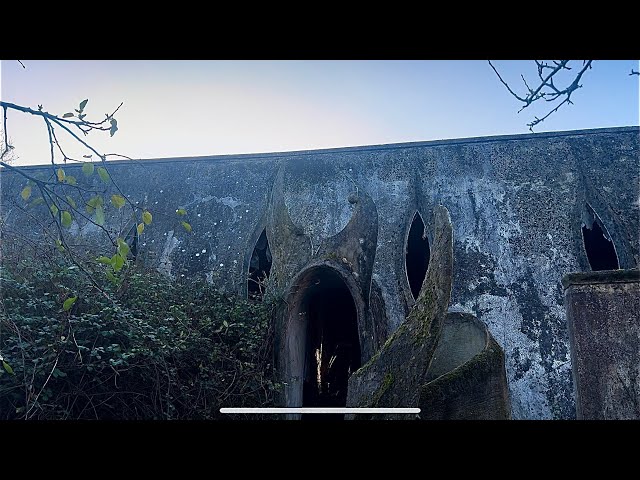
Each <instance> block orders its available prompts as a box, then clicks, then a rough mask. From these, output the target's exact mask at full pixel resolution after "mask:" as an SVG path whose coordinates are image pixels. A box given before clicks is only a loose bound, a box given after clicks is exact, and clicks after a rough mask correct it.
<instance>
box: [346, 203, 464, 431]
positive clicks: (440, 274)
mask: <svg viewBox="0 0 640 480" xmlns="http://www.w3.org/2000/svg"><path fill="white" fill-rule="evenodd" d="M433 217H434V220H433V222H432V224H433V226H434V230H435V238H434V241H433V244H432V248H431V259H430V262H429V268H428V270H427V274H426V277H425V279H424V281H423V282H422V287H421V289H420V294H419V295H418V298H417V299H416V302H415V304H414V306H413V308H412V309H411V311H410V313H409V316H408V317H407V319H406V320H405V321H404V322H403V323H402V324H401V325H400V327H399V328H398V329H397V330H396V331H395V332H394V333H393V334H392V335H391V336H390V337H389V339H388V340H387V341H386V342H385V344H384V345H383V346H382V348H381V349H380V351H378V352H377V353H376V354H375V355H374V356H373V357H372V358H371V360H370V361H369V362H368V363H367V364H366V365H364V366H363V367H362V368H360V369H359V370H357V371H356V372H355V373H353V374H352V375H351V377H349V388H348V391H347V392H348V393H347V407H415V406H417V405H418V402H419V395H420V388H421V387H422V385H424V384H425V383H427V378H428V372H429V367H430V365H431V360H432V357H433V354H434V351H435V349H436V345H437V344H438V340H439V339H440V334H441V331H442V324H443V323H444V317H445V315H446V311H447V306H448V305H449V300H450V298H451V275H452V267H453V265H452V263H453V239H452V231H451V219H450V217H449V212H448V211H447V209H446V208H444V207H442V206H437V207H436V208H435V209H434V213H433ZM364 417H366V418H373V419H387V418H390V419H397V418H399V416H398V415H396V414H391V415H388V414H379V415H378V414H375V415H347V416H346V417H345V418H351V419H353V418H364Z"/></svg>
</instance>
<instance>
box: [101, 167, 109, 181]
mask: <svg viewBox="0 0 640 480" xmlns="http://www.w3.org/2000/svg"><path fill="white" fill-rule="evenodd" d="M98 175H100V179H101V180H102V181H103V182H104V183H109V178H110V177H109V172H107V169H106V168H104V167H98Z"/></svg>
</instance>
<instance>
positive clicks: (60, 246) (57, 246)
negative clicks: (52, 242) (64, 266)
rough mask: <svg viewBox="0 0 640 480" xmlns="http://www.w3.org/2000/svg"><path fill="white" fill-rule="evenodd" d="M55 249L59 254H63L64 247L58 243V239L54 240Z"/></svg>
mask: <svg viewBox="0 0 640 480" xmlns="http://www.w3.org/2000/svg"><path fill="white" fill-rule="evenodd" d="M56 248H57V249H58V250H60V251H61V252H64V247H63V246H62V242H61V241H60V239H56Z"/></svg>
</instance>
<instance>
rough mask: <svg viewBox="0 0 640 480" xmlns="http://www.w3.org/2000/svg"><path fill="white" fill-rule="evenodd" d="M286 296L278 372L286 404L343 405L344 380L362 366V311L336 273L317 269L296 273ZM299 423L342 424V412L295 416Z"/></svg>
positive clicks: (341, 278)
mask: <svg viewBox="0 0 640 480" xmlns="http://www.w3.org/2000/svg"><path fill="white" fill-rule="evenodd" d="M295 285H296V287H295V291H294V292H293V293H292V294H291V296H289V297H288V304H289V308H290V310H289V312H288V314H287V317H288V318H287V321H286V325H287V326H286V329H285V332H284V350H283V358H282V359H281V369H282V370H281V371H282V373H283V377H284V379H285V380H284V381H285V383H286V387H285V395H286V406H295V407H300V406H302V407H344V406H345V405H346V402H347V387H348V380H349V377H350V376H351V374H352V373H353V372H355V371H356V370H357V369H358V368H360V366H361V360H362V359H361V346H360V335H359V328H358V325H359V321H358V318H359V316H360V315H361V310H359V309H358V307H357V301H356V299H355V298H354V296H353V292H352V287H350V286H349V285H348V283H347V281H346V280H345V279H344V278H343V277H342V275H341V274H339V273H338V271H336V269H334V268H332V267H329V266H326V265H319V266H314V267H311V268H309V269H308V270H306V271H305V272H303V273H302V274H300V275H299V276H298V277H297V278H296V281H295ZM290 418H301V419H303V420H328V419H329V420H342V419H344V415H342V414H305V415H299V414H294V415H292V416H291V417H290Z"/></svg>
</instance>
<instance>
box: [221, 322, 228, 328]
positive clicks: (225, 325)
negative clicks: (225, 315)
mask: <svg viewBox="0 0 640 480" xmlns="http://www.w3.org/2000/svg"><path fill="white" fill-rule="evenodd" d="M222 324H223V325H224V328H229V324H228V323H227V321H226V320H223V321H222Z"/></svg>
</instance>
